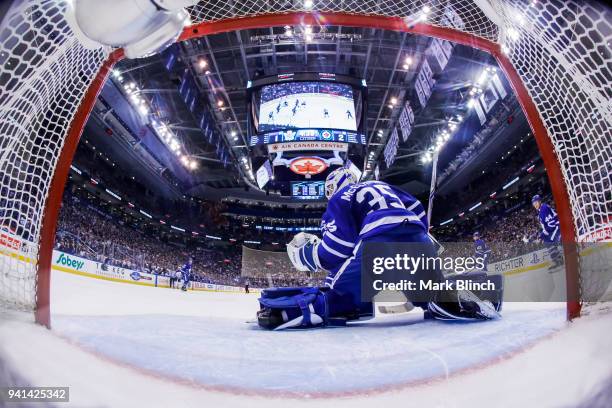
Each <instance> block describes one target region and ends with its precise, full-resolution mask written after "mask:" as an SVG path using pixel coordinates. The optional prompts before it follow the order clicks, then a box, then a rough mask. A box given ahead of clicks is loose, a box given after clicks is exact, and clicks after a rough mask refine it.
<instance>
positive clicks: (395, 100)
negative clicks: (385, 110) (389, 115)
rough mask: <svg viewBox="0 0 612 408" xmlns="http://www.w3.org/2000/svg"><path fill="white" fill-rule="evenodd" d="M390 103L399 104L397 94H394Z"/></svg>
mask: <svg viewBox="0 0 612 408" xmlns="http://www.w3.org/2000/svg"><path fill="white" fill-rule="evenodd" d="M389 103H390V104H391V105H395V104H397V98H396V97H395V96H393V97H392V98H391V99H390V100H389Z"/></svg>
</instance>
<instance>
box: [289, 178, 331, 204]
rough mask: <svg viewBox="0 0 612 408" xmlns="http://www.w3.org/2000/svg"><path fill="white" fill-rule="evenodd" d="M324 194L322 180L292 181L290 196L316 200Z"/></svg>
mask: <svg viewBox="0 0 612 408" xmlns="http://www.w3.org/2000/svg"><path fill="white" fill-rule="evenodd" d="M324 194H325V182H324V181H292V182H291V196H292V197H293V198H297V199H300V200H317V199H319V198H323V195H324Z"/></svg>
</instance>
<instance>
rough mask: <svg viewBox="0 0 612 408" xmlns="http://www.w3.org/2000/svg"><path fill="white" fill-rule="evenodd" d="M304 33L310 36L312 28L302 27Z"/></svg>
mask: <svg viewBox="0 0 612 408" xmlns="http://www.w3.org/2000/svg"><path fill="white" fill-rule="evenodd" d="M304 33H305V34H312V27H311V26H309V25H307V26H306V27H304Z"/></svg>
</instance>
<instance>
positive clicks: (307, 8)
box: [304, 0, 314, 10]
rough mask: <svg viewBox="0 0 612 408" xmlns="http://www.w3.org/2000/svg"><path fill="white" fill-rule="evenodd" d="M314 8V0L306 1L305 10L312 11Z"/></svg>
mask: <svg viewBox="0 0 612 408" xmlns="http://www.w3.org/2000/svg"><path fill="white" fill-rule="evenodd" d="M313 6H314V2H313V1H312V0H304V8H305V9H306V10H310V9H311V8H312V7H313Z"/></svg>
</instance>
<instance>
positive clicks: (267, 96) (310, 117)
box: [258, 82, 357, 133]
mask: <svg viewBox="0 0 612 408" xmlns="http://www.w3.org/2000/svg"><path fill="white" fill-rule="evenodd" d="M289 128H298V129H299V128H301V129H305V128H327V129H343V130H352V131H357V121H356V120H355V103H354V101H353V88H351V87H350V86H349V85H345V84H336V83H327V82H288V83H281V84H274V85H267V86H264V87H263V88H262V89H261V96H260V106H259V129H258V131H259V132H260V133H261V132H269V131H274V130H282V129H289Z"/></svg>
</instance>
